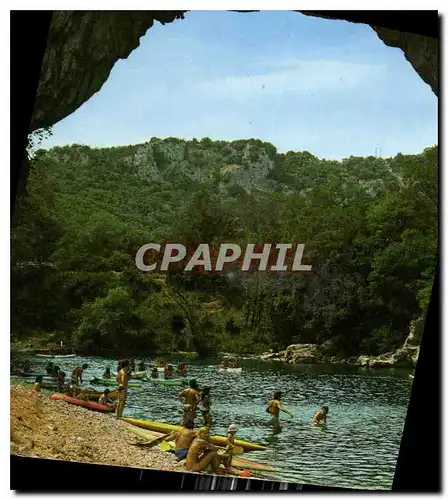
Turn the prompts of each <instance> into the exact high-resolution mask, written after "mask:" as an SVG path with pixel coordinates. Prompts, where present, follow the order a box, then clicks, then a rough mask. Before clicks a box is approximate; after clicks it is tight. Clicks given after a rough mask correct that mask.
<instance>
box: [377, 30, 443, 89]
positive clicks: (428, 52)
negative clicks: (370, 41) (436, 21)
mask: <svg viewBox="0 0 448 500" xmlns="http://www.w3.org/2000/svg"><path fill="white" fill-rule="evenodd" d="M372 28H373V29H374V30H375V32H376V34H377V35H378V37H379V38H380V39H381V40H382V41H383V42H384V43H385V44H386V45H388V46H389V47H397V48H399V49H401V50H402V51H403V53H404V56H405V57H406V59H407V60H408V61H409V62H410V63H411V65H412V67H413V68H414V69H415V71H417V73H418V74H419V75H420V77H421V78H422V80H423V81H424V82H426V83H427V84H428V85H429V86H430V87H431V89H432V91H433V92H434V94H435V95H436V96H438V95H439V40H438V39H437V38H431V37H428V36H422V35H415V34H413V33H402V32H400V31H394V30H388V29H385V28H378V27H375V26H372Z"/></svg>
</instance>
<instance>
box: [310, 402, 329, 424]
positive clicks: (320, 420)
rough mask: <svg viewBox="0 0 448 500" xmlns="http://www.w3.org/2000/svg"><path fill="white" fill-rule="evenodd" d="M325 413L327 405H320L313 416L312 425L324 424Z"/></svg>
mask: <svg viewBox="0 0 448 500" xmlns="http://www.w3.org/2000/svg"><path fill="white" fill-rule="evenodd" d="M327 415H328V406H322V408H321V409H320V410H319V411H318V412H317V413H316V415H314V417H313V425H326V424H327Z"/></svg>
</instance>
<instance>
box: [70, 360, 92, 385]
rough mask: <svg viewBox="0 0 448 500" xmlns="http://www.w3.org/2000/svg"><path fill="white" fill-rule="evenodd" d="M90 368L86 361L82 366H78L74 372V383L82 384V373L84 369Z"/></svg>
mask: <svg viewBox="0 0 448 500" xmlns="http://www.w3.org/2000/svg"><path fill="white" fill-rule="evenodd" d="M86 368H88V365H87V364H86V363H84V364H83V365H82V366H77V367H76V368H75V369H74V370H73V372H72V384H75V385H78V383H79V384H82V374H83V373H84V370H85V369H86Z"/></svg>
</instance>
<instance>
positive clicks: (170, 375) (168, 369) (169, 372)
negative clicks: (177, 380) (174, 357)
mask: <svg viewBox="0 0 448 500" xmlns="http://www.w3.org/2000/svg"><path fill="white" fill-rule="evenodd" d="M173 375H174V374H173V367H172V366H171V365H168V366H167V367H166V368H165V379H166V380H169V379H171V378H173Z"/></svg>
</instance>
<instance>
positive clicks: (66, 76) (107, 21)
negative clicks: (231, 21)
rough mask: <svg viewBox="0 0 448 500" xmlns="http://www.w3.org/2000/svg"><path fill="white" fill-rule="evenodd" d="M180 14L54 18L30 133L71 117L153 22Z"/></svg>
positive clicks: (92, 13) (98, 13)
mask: <svg viewBox="0 0 448 500" xmlns="http://www.w3.org/2000/svg"><path fill="white" fill-rule="evenodd" d="M184 12H185V11H135V12H107V11H62V12H55V13H54V14H53V20H52V23H51V27H50V33H49V36H48V41H47V49H46V51H45V55H44V60H43V63H42V70H41V75H40V82H39V87H38V90H37V95H36V100H35V105H34V113H33V117H32V120H31V125H30V132H32V131H34V130H37V129H39V128H41V127H48V126H51V125H53V124H54V123H56V122H58V121H60V120H62V119H63V118H65V117H66V116H68V115H69V114H71V113H73V111H75V110H76V109H77V108H79V107H80V106H81V105H82V104H83V103H84V102H85V101H87V100H88V99H90V97H92V95H93V94H95V93H96V92H98V90H100V89H101V87H102V86H103V84H104V82H105V81H106V80H107V79H108V77H109V74H110V72H111V70H112V68H113V66H114V64H115V63H116V62H117V61H118V59H125V58H127V57H128V56H129V54H130V53H131V52H132V51H133V50H134V49H135V48H136V47H138V45H139V43H140V38H141V37H142V36H143V35H144V34H145V33H146V31H147V30H148V29H149V28H150V27H151V26H152V25H153V24H154V21H159V22H161V23H162V24H165V23H170V22H172V21H174V20H176V19H180V18H182V17H183V13H184Z"/></svg>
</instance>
